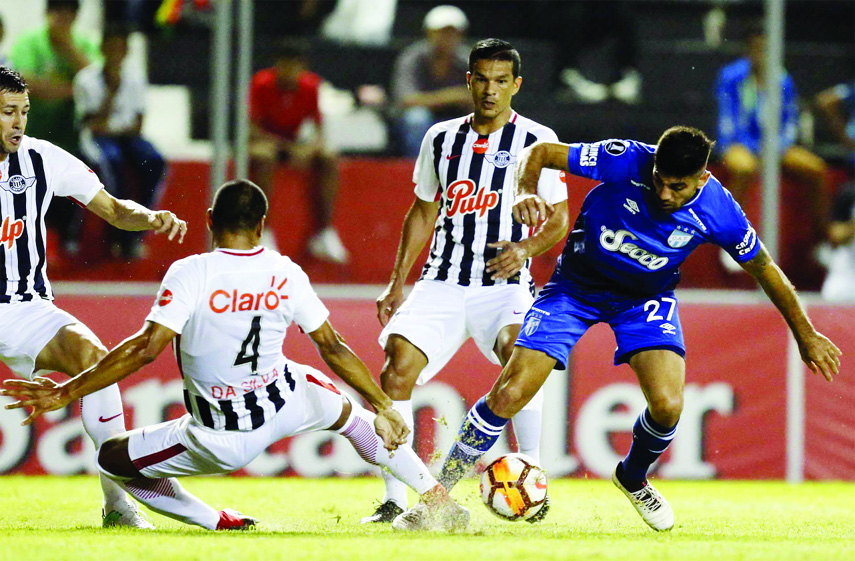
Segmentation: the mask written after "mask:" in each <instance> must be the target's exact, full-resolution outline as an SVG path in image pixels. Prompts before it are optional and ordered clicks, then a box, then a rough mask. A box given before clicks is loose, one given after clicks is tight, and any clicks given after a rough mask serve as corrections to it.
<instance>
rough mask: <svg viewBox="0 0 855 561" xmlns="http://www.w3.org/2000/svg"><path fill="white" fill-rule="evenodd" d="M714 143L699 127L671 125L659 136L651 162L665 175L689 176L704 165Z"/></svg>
mask: <svg viewBox="0 0 855 561" xmlns="http://www.w3.org/2000/svg"><path fill="white" fill-rule="evenodd" d="M714 144H715V142H713V141H712V140H710V139H709V137H708V136H707V135H706V134H705V133H704V131H702V130H700V129H696V128H694V127H684V126H676V127H671V128H670V129H668V130H666V131H665V132H664V133H662V136H661V137H659V142H657V143H656V154H655V155H654V156H653V163H654V165H655V166H656V170H657V171H658V172H659V174H660V175H664V176H665V177H689V176H692V175H695V174H696V173H698V172H699V171H701V170H702V169H704V167H706V165H707V161H708V160H709V157H710V152H712V148H713V145H714Z"/></svg>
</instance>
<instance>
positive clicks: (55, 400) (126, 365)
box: [0, 321, 177, 425]
mask: <svg viewBox="0 0 855 561" xmlns="http://www.w3.org/2000/svg"><path fill="white" fill-rule="evenodd" d="M176 335H177V334H176V333H175V332H174V331H172V330H171V329H169V328H168V327H164V326H162V325H160V324H159V323H154V322H151V321H147V322H146V323H145V325H144V326H143V328H142V329H141V330H140V331H139V332H138V333H136V334H135V335H133V336H131V337H129V338H128V339H125V340H124V341H122V342H121V343H120V344H119V345H118V346H117V347H115V348H114V349H113V350H111V351H110V352H109V353H107V356H105V357H104V358H103V359H102V360H101V361H100V362H99V363H98V364H96V365H95V366H92V367H91V368H87V369H86V370H84V371H83V372H81V373H80V374H78V375H77V376H75V377H74V378H71V379H69V380H67V381H66V382H64V383H62V384H58V383H56V382H54V381H53V380H50V379H49V378H35V379H34V380H33V381H32V382H28V381H26V380H6V381H5V382H4V388H3V389H2V390H0V395H6V396H10V397H13V398H15V399H17V400H18V401H16V402H14V403H10V404H9V405H7V406H6V409H19V408H21V407H32V408H33V411H32V413H31V414H30V416H29V417H27V418H26V420H25V421H24V423H23V424H25V425H28V424H30V423H32V422H33V421H34V420H35V419H36V417H38V416H39V415H41V414H42V413H46V412H48V411H54V410H56V409H60V408H62V407H65V406H66V405H68V404H69V403H71V402H72V401H74V400H75V399H80V398H81V397H83V396H85V395H89V394H90V393H94V392H97V391H98V390H100V389H103V388H106V387H107V386H109V385H112V384H115V383H116V382H118V381H119V380H123V379H124V378H127V377H128V376H129V375H131V374H133V373H134V372H136V371H137V370H139V369H140V368H142V367H143V366H145V365H146V364H148V363H150V362H152V361H153V360H154V359H155V358H157V355H159V354H160V353H161V351H163V349H164V348H166V346H167V345H168V344H169V343H170V342H171V341H172V339H173V338H174V337H175V336H176Z"/></svg>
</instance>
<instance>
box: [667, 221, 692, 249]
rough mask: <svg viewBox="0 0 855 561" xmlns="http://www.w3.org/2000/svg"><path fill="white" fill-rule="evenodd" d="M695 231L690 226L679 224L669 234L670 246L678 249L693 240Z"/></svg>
mask: <svg viewBox="0 0 855 561" xmlns="http://www.w3.org/2000/svg"><path fill="white" fill-rule="evenodd" d="M694 235H695V231H694V230H692V229H691V228H689V227H688V226H677V227H676V228H674V231H673V232H671V235H670V236H668V246H669V247H673V248H674V249H678V248H680V247H683V246H685V245H686V244H687V243H689V242H690V241H692V237H693V236H694Z"/></svg>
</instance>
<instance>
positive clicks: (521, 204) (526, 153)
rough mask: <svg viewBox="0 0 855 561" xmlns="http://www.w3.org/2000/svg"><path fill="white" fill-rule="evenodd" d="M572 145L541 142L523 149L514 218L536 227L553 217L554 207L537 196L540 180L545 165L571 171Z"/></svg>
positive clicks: (516, 178)
mask: <svg viewBox="0 0 855 561" xmlns="http://www.w3.org/2000/svg"><path fill="white" fill-rule="evenodd" d="M569 154H570V146H569V145H567V144H560V143H557V142H537V143H535V144H532V145H531V146H529V147H527V148H525V149H523V151H522V152H520V156H519V160H518V161H517V165H516V167H515V168H514V219H515V220H516V221H517V222H520V223H522V224H525V225H526V226H530V227H532V228H534V227H535V226H537V224H538V222H541V221H543V220H545V219H546V218H548V217H549V215H550V214H552V212H553V210H554V209H553V207H552V205H550V204H549V203H547V202H546V201H544V200H543V199H541V198H540V197H538V196H537V183H538V181H540V172H541V170H543V169H544V168H548V169H557V170H563V171H567V168H568V165H567V158H568V157H569Z"/></svg>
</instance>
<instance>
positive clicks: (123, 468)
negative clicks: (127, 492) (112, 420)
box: [98, 434, 140, 478]
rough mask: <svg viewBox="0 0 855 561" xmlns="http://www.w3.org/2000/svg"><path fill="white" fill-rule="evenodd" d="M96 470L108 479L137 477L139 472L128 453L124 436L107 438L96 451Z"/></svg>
mask: <svg viewBox="0 0 855 561" xmlns="http://www.w3.org/2000/svg"><path fill="white" fill-rule="evenodd" d="M98 469H100V470H101V471H102V472H104V474H105V475H107V476H109V477H120V478H132V477H139V475H140V472H139V470H137V468H136V466H134V464H133V462H132V461H131V457H130V455H129V453H128V437H127V436H126V435H124V434H122V435H118V436H114V437H112V438H108V439H107V440H105V441H104V444H102V445H101V448H99V449H98Z"/></svg>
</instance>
